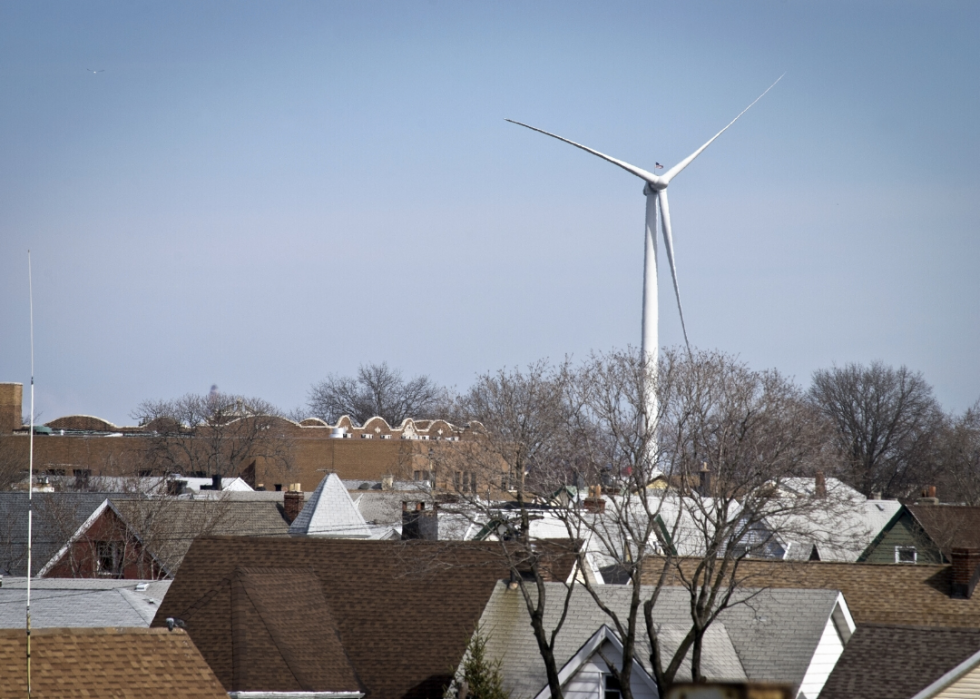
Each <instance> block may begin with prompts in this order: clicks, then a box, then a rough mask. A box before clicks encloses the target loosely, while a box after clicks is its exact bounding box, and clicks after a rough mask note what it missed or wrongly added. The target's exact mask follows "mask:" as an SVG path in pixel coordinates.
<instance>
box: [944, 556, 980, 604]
mask: <svg viewBox="0 0 980 699" xmlns="http://www.w3.org/2000/svg"><path fill="white" fill-rule="evenodd" d="M978 580H980V549H976V548H954V549H953V581H952V585H951V590H950V593H951V594H950V596H951V597H954V598H956V599H970V597H972V596H973V590H974V589H975V588H976V586H977V581H978Z"/></svg>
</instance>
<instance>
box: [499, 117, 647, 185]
mask: <svg viewBox="0 0 980 699" xmlns="http://www.w3.org/2000/svg"><path fill="white" fill-rule="evenodd" d="M504 121H509V122H510V123H511V124H517V125H518V126H523V127H524V128H525V129H531V131H537V132H538V133H543V134H544V135H545V136H551V137H552V138H557V139H558V140H559V141H564V142H565V143H567V144H568V145H570V146H575V147H576V148H581V149H582V150H584V151H585V152H586V153H591V154H592V155H596V156H598V157H600V158H602V159H603V160H607V161H609V162H610V163H612V164H613V165H618V166H619V167H621V168H623V169H624V170H626V172H628V173H630V174H631V175H636V176H637V177H639V178H640V179H642V180H645V181H647V182H649V183H650V184H661V183H662V182H663V178H662V177H661V176H660V175H654V174H653V173H652V172H647V171H646V170H644V169H642V168H638V167H636V166H635V165H630V164H629V163H626V162H623V161H622V160H618V159H616V158H613V157H611V156H608V155H606V154H605V153H600V152H599V151H597V150H592V149H591V148H589V147H588V146H583V145H582V144H581V143H576V142H575V141H569V140H568V139H567V138H562V137H561V136H558V135H556V134H553V133H549V132H547V131H544V130H543V129H538V128H535V127H533V126H529V125H527V124H522V123H521V122H519V121H514V120H513V119H504Z"/></svg>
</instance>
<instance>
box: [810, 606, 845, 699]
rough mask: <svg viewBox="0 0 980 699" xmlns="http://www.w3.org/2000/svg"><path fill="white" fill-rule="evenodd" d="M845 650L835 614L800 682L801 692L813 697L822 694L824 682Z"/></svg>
mask: <svg viewBox="0 0 980 699" xmlns="http://www.w3.org/2000/svg"><path fill="white" fill-rule="evenodd" d="M843 652H844V642H843V641H842V640H841V637H840V634H839V633H838V632H837V627H836V626H835V625H834V619H833V615H831V617H830V618H828V619H827V625H826V626H824V629H823V633H822V634H821V635H820V642H819V643H817V649H816V650H815V651H814V653H813V658H812V659H811V660H810V665H809V667H807V669H806V674H805V675H804V676H803V682H801V683H800V692H801V693H802V694H804V695H805V696H807V697H811V698H812V697H815V696H817V695H818V694H820V690H821V689H823V686H824V683H825V682H826V681H827V678H828V677H829V676H830V673H831V671H832V670H833V669H834V665H836V664H837V660H838V659H839V658H840V654H841V653H843Z"/></svg>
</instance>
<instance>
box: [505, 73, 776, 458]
mask: <svg viewBox="0 0 980 699" xmlns="http://www.w3.org/2000/svg"><path fill="white" fill-rule="evenodd" d="M783 75H785V73H784V74H783ZM782 79H783V76H782V75H780V76H779V78H777V79H776V82H774V83H773V84H772V85H770V86H769V87H768V88H766V91H765V92H763V93H762V94H761V95H759V96H758V97H756V98H755V100H754V101H753V102H752V104H750V105H749V106H748V107H746V108H745V109H743V110H742V111H741V112H740V113H739V115H738V116H737V117H735V118H734V119H732V120H731V121H730V122H729V123H728V125H727V126H726V127H725V128H723V129H722V130H721V131H719V132H718V133H716V134H715V135H714V136H712V137H711V139H710V140H709V141H708V142H707V143H705V144H704V145H703V146H701V147H700V148H698V149H697V150H696V151H694V152H693V153H691V154H690V155H689V156H687V157H686V158H684V159H683V160H682V161H680V162H679V163H677V164H676V165H675V166H674V167H672V168H670V169H669V170H667V172H665V173H664V174H662V175H655V174H653V173H652V172H648V171H647V170H643V169H642V168H638V167H636V166H635V165H630V164H629V163H627V162H624V161H622V160H618V159H616V158H613V157H611V156H608V155H606V154H605V153H600V152H599V151H597V150H593V149H592V148H589V147H587V146H583V145H582V144H581V143H576V142H575V141H570V140H568V139H567V138H563V137H561V136H558V135H557V134H553V133H550V132H548V131H545V130H543V129H539V128H536V127H534V126H530V125H528V124H522V123H521V122H519V121H514V120H513V119H507V120H506V121H509V122H510V123H512V124H517V125H518V126H523V127H525V128H528V129H531V130H532V131H537V132H538V133H542V134H544V135H545V136H551V137H552V138H557V139H558V140H559V141H564V142H565V143H567V144H569V145H571V146H575V147H576V148H581V149H582V150H584V151H586V152H587V153H591V154H592V155H595V156H598V157H600V158H602V159H603V160H607V161H609V162H610V163H612V164H613V165H618V166H619V167H621V168H623V169H624V170H626V172H628V173H630V174H632V175H636V176H637V177H639V178H640V179H641V180H643V181H644V182H645V183H646V184H645V185H644V187H643V194H644V195H645V196H646V198H647V207H646V231H645V234H644V237H645V243H644V255H643V330H642V332H643V335H642V342H641V351H642V353H643V357H644V358H645V359H646V360H647V362H648V366H649V367H652V369H653V370H652V371H648V372H647V375H646V378H645V387H644V394H645V395H644V402H645V404H646V419H647V422H648V424H651V423H653V422H655V421H656V418H657V395H656V390H655V385H656V384H655V381H656V374H655V372H656V366H657V352H658V346H659V345H658V340H657V243H656V238H657V220H658V218H659V220H660V230H661V233H662V234H663V240H664V249H665V250H666V252H667V262H668V264H670V276H671V279H672V280H673V283H674V295H675V296H676V297H677V311H678V313H679V314H680V318H681V330H682V331H683V333H684V344H685V345H687V347H688V350H690V346H691V345H690V343H689V342H688V339H687V326H686V325H685V323H684V309H683V307H682V306H681V292H680V289H679V287H678V286H677V267H676V265H675V264H674V241H673V236H672V234H671V229H670V207H669V206H668V205H667V186H668V185H669V184H670V182H671V180H673V179H674V178H675V177H676V176H677V175H678V174H680V173H681V172H682V171H683V170H684V168H686V167H687V166H688V165H690V164H691V163H692V162H693V161H694V159H695V158H697V157H698V156H699V155H701V153H702V152H704V149H705V148H707V147H708V146H710V145H711V144H712V143H713V142H714V141H715V139H716V138H718V137H719V136H721V135H722V134H723V133H725V132H726V131H727V130H728V129H729V127H731V125H732V124H734V123H735V122H736V121H738V120H739V118H740V117H741V116H742V115H743V114H745V112H747V111H749V109H751V108H752V107H753V105H755V103H756V102H758V101H759V100H761V99H762V98H763V97H765V95H766V93H767V92H769V90H771V89H772V88H774V87H775V86H776V83H778V82H779V81H780V80H782ZM658 166H659V163H658ZM655 449H656V447H655V445H653V446H652V447H651V450H648V453H649V455H650V457H651V463H653V461H652V457H653V456H654V454H653V453H652V452H653V451H655Z"/></svg>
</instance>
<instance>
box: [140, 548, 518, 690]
mask: <svg viewBox="0 0 980 699" xmlns="http://www.w3.org/2000/svg"><path fill="white" fill-rule="evenodd" d="M499 546H500V545H499V544H481V543H476V542H444V541H404V542H403V541H371V540H368V541H364V540H349V539H330V538H318V537H296V538H287V539H271V538H262V537H202V538H199V539H196V540H195V541H194V543H193V544H192V545H191V548H190V551H188V553H187V556H186V557H185V558H184V562H183V564H182V565H181V568H180V571H179V572H178V573H177V576H176V578H175V579H174V581H173V583H172V585H171V587H170V590H169V592H168V593H167V596H166V598H165V599H164V601H163V604H162V605H161V607H160V610H159V612H158V613H157V616H156V618H155V619H154V621H153V625H154V626H162V625H163V624H164V620H165V619H166V618H167V617H175V618H179V619H182V620H183V621H184V622H185V624H186V629H187V632H188V633H189V634H190V635H191V637H192V638H193V639H194V643H195V644H196V645H197V647H198V648H199V649H200V651H201V654H202V655H203V656H204V658H205V659H206V660H207V661H208V663H209V664H210V666H211V667H212V669H213V670H214V672H215V674H216V675H217V676H218V678H219V680H220V681H221V682H222V684H223V685H224V687H225V688H226V689H227V690H228V691H234V690H235V689H237V688H236V687H235V685H234V681H235V679H234V678H235V673H234V653H233V648H234V647H235V639H234V638H233V628H235V627H234V623H233V620H232V616H233V613H234V609H235V605H234V602H233V595H234V594H235V593H234V586H235V585H237V584H238V583H236V580H238V579H239V576H240V573H239V571H243V570H244V571H249V570H251V569H256V568H268V567H270V566H276V567H282V568H288V569H292V570H298V569H302V570H308V571H311V574H312V575H313V576H315V577H316V579H317V581H318V584H319V587H320V592H321V594H322V600H323V601H322V604H323V605H326V609H320V610H319V611H316V610H314V609H313V607H315V606H317V605H320V604H321V602H320V600H319V598H316V597H315V595H313V593H312V592H311V591H310V584H309V582H310V579H309V578H307V579H306V581H305V582H302V584H303V585H306V586H307V587H306V589H307V592H304V593H303V594H304V595H307V596H306V597H304V599H306V600H307V605H308V607H307V608H306V609H304V610H303V614H309V615H313V614H318V615H319V614H322V615H323V617H322V618H323V619H327V618H328V616H327V615H329V618H330V619H332V620H333V624H334V625H335V627H336V629H337V633H338V635H339V638H340V643H341V644H342V646H343V650H344V653H345V655H346V658H347V661H348V662H349V664H350V667H351V668H352V669H353V672H354V673H356V676H357V677H358V678H359V679H360V680H361V682H362V683H363V686H364V689H365V692H366V696H367V697H368V699H374V698H375V697H377V698H379V699H389V698H390V699H397V698H400V697H409V698H412V697H419V698H421V697H431V696H441V694H442V691H443V689H444V687H445V686H447V685H448V684H449V682H450V681H451V679H452V671H453V668H455V667H456V666H457V665H458V664H459V661H460V659H461V658H462V656H463V653H464V651H465V649H466V645H467V642H468V640H469V638H470V635H471V634H472V632H473V629H474V628H475V626H476V622H477V620H478V619H479V617H480V613H481V612H482V611H483V607H484V605H485V604H486V601H487V599H488V598H489V596H490V593H491V592H492V590H493V585H494V583H495V581H496V580H498V579H501V578H504V577H506V576H507V568H506V566H505V564H504V561H503V560H502V557H501V555H500V548H499ZM256 575H258V574H256ZM273 577H275V576H274V575H273ZM265 580H266V581H268V580H269V578H265ZM300 583H301V581H300V580H299V579H298V578H294V582H292V583H290V585H291V586H293V587H294V588H295V587H296V586H297V585H300ZM268 594H269V595H274V594H278V593H274V592H269V593H268ZM250 599H251V597H250ZM269 599H270V604H272V603H273V602H274V601H275V599H277V598H275V597H270V598H269ZM267 609H268V608H267ZM263 614H264V615H259V614H258V610H256V619H258V618H259V617H260V616H261V618H262V619H263V621H262V624H263V625H265V624H266V622H265V621H264V620H265V619H267V618H269V615H270V614H271V615H274V612H264V613H263ZM323 623H324V624H326V623H327V622H323ZM239 628H240V627H239ZM301 628H305V627H301ZM261 637H262V638H263V639H265V640H263V641H262V643H263V645H262V646H261V648H262V649H263V650H262V652H260V653H257V654H256V655H255V656H252V655H250V656H249V658H250V659H249V669H248V681H249V682H250V683H254V685H255V686H259V685H260V684H261V685H263V686H264V687H265V688H266V689H267V690H268V691H273V690H277V689H278V688H279V687H285V686H292V683H294V682H296V679H295V677H292V676H291V675H290V676H286V675H284V674H283V673H282V668H284V667H288V666H289V663H288V662H285V657H286V655H288V654H289V653H291V652H295V653H299V652H300V651H299V650H292V651H291V650H290V649H289V648H282V647H280V644H279V642H277V641H276V640H275V637H274V636H273V634H272V633H271V631H270V632H268V633H266V632H265V631H263V632H262V634H261ZM251 638H252V636H251V635H250V636H249V639H251ZM297 640H299V641H301V642H302V643H303V644H305V646H302V647H305V649H306V650H305V651H303V652H309V653H318V652H320V651H316V650H315V649H313V648H311V647H309V646H311V645H312V644H313V643H314V642H315V639H313V638H307V637H305V636H304V635H303V634H298V635H297ZM302 647H301V648H302ZM331 653H332V657H337V656H336V654H335V653H333V651H331ZM276 654H278V655H279V656H280V658H281V659H277V658H276V657H275V655H276ZM346 688H347V687H345V686H341V687H338V688H337V689H338V690H343V689H346Z"/></svg>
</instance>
